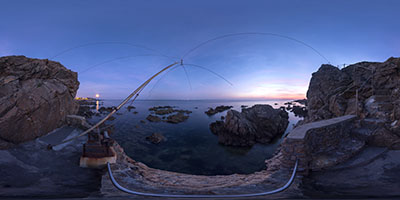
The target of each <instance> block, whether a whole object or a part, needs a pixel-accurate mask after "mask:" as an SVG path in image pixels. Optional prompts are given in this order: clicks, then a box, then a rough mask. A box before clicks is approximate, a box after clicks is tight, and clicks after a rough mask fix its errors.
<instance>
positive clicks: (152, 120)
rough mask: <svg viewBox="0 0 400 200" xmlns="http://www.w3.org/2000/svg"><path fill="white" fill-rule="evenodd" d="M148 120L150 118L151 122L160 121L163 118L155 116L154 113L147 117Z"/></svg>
mask: <svg viewBox="0 0 400 200" xmlns="http://www.w3.org/2000/svg"><path fill="white" fill-rule="evenodd" d="M146 119H147V120H149V122H160V121H161V118H159V117H157V116H154V115H148V116H147V117H146Z"/></svg>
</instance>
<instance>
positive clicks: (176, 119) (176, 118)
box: [164, 112, 189, 124]
mask: <svg viewBox="0 0 400 200" xmlns="http://www.w3.org/2000/svg"><path fill="white" fill-rule="evenodd" d="M183 113H184V112H178V113H176V114H174V115H170V116H168V117H167V119H166V120H164V121H165V122H168V123H171V124H178V123H181V122H184V121H186V120H187V119H189V116H187V115H184V114H183Z"/></svg>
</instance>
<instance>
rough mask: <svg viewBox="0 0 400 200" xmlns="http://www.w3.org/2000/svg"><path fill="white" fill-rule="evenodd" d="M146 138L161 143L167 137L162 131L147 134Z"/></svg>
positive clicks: (154, 142)
mask: <svg viewBox="0 0 400 200" xmlns="http://www.w3.org/2000/svg"><path fill="white" fill-rule="evenodd" d="M146 140H148V141H149V142H151V143H153V144H159V143H161V142H162V141H164V140H165V137H164V136H163V135H161V134H160V133H153V134H151V135H150V136H147V137H146Z"/></svg>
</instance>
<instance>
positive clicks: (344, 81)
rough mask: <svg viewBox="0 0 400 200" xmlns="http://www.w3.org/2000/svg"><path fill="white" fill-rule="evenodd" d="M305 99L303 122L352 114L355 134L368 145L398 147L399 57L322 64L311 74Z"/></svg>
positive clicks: (399, 108) (399, 115)
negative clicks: (343, 64)
mask: <svg viewBox="0 0 400 200" xmlns="http://www.w3.org/2000/svg"><path fill="white" fill-rule="evenodd" d="M307 99H308V116H307V117H306V119H305V120H304V121H303V122H302V123H303V124H304V123H307V122H313V121H319V120H322V119H329V118H334V117H339V116H343V115H349V114H355V115H358V116H359V117H360V120H359V126H360V127H361V128H362V130H361V129H360V131H358V133H357V134H359V135H360V137H365V139H366V140H367V141H368V143H369V144H370V145H376V146H386V147H390V148H396V149H398V148H400V144H399V142H400V141H399V139H400V137H399V136H400V58H389V59H388V60H386V61H385V62H382V63H379V62H360V63H356V64H353V65H349V66H347V67H345V68H343V69H339V68H337V67H334V66H332V65H322V66H321V67H320V68H319V70H318V71H317V72H315V73H313V74H312V78H311V81H310V85H309V88H308V91H307ZM355 132H357V131H356V130H355ZM395 146H397V147H395Z"/></svg>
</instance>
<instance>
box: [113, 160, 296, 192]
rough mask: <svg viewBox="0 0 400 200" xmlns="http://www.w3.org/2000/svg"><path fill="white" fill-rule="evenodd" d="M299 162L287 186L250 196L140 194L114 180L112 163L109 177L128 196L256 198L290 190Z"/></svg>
mask: <svg viewBox="0 0 400 200" xmlns="http://www.w3.org/2000/svg"><path fill="white" fill-rule="evenodd" d="M298 163H299V160H296V163H295V165H294V167H293V172H292V175H291V176H290V179H289V180H288V182H286V184H285V185H284V186H282V187H280V188H278V189H275V190H271V191H266V192H260V193H249V194H226V195H218V194H215V195H212V194H211V195H209V194H156V193H147V192H138V191H134V190H129V189H127V188H124V187H122V186H121V185H120V184H119V183H118V182H117V181H116V180H115V178H114V176H113V174H112V170H111V165H110V163H107V168H108V175H109V176H110V179H111V182H112V183H113V185H114V186H115V187H116V188H117V189H118V190H120V191H122V192H126V193H128V194H133V195H140V196H148V197H169V198H237V197H256V196H264V195H271V194H276V193H279V192H282V191H284V190H286V189H287V188H289V186H290V185H291V184H292V183H293V181H294V178H295V177H296V172H297V167H298Z"/></svg>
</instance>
